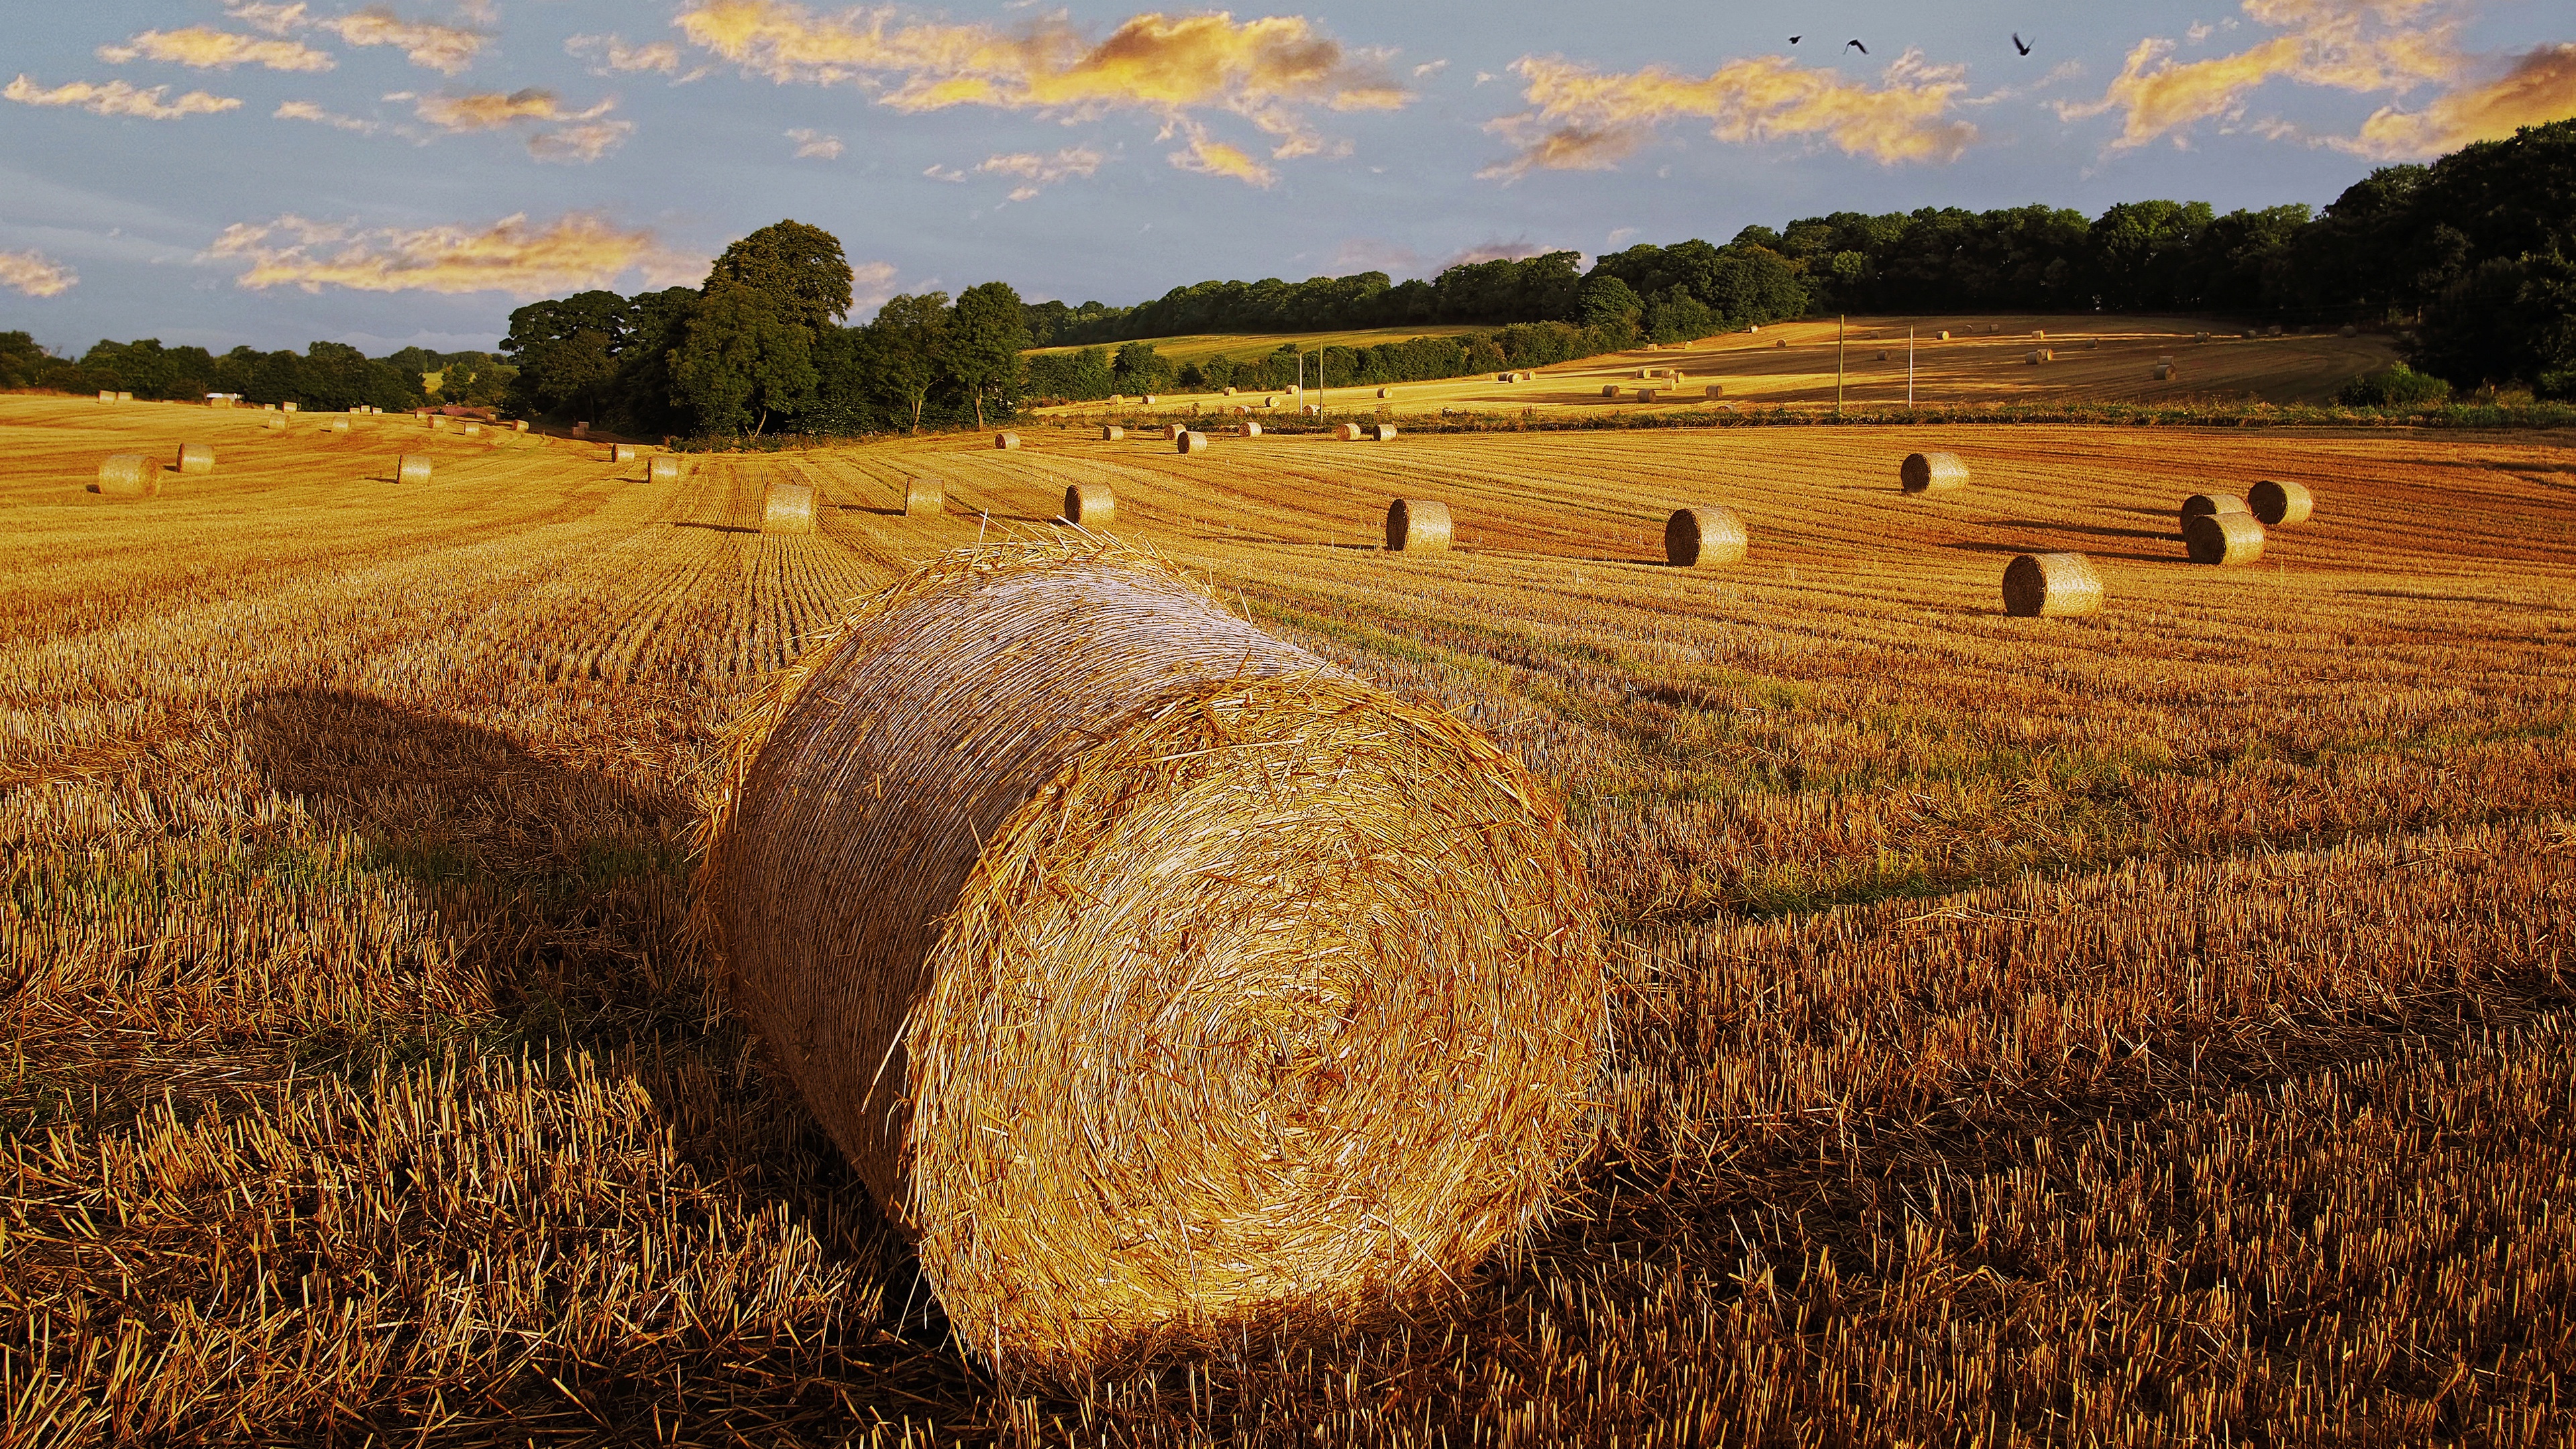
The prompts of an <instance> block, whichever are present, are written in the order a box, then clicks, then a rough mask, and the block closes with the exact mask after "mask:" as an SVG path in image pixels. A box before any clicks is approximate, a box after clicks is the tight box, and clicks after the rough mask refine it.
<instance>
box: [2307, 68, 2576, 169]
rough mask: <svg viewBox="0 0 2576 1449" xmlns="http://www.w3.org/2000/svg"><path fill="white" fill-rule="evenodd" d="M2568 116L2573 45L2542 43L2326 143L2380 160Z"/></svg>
mask: <svg viewBox="0 0 2576 1449" xmlns="http://www.w3.org/2000/svg"><path fill="white" fill-rule="evenodd" d="M2569 116H2576V45H2544V46H2541V47H2540V48H2539V49H2537V50H2532V51H2527V52H2525V53H2524V54H2523V55H2521V56H2520V57H2518V58H2516V59H2515V61H2514V63H2513V65H2512V66H2511V68H2510V69H2508V70H2507V71H2506V72H2505V73H2504V74H2503V75H2502V76H2500V77H2498V78H2497V79H2495V80H2493V81H2490V82H2488V83H2486V84H2484V85H2478V86H2470V87H2467V88H2465V89H2461V90H2454V91H2451V92H2448V93H2447V94H2444V95H2441V96H2438V97H2436V98H2434V101H2433V103H2432V104H2431V105H2429V106H2426V107H2425V108H2424V109H2423V110H2421V111H2414V112H2404V111H2398V110H2396V109H2394V108H2382V109H2381V110H2380V111H2378V112H2377V113H2376V114H2374V115H2373V116H2371V118H2370V119H2369V120H2367V121H2365V122H2363V123H2362V127H2361V134H2360V135H2359V136H2357V137H2355V138H2353V139H2352V140H2349V141H2340V140H2339V141H2334V142H2331V143H2330V144H2332V145H2335V146H2338V147H2341V148H2342V149H2344V150H2348V151H2356V152H2359V153H2360V154H2362V155H2364V156H2369V157H2372V158H2374V159H2377V160H2383V161H2394V160H2402V159H2405V158H2408V157H2419V156H2438V155H2440V154H2442V153H2443V152H2445V151H2456V150H2458V149H2460V148H2461V147H2462V146H2465V145H2468V144H2469V143H2470V142H2472V141H2491V140H2496V139H2499V138H2501V137H2505V136H2510V135H2512V134H2513V133H2514V130H2515V129H2516V128H2517V127H2521V126H2537V125H2540V124H2541V123H2543V122H2546V121H2556V120H2563V119H2565V118H2566V117H2569Z"/></svg>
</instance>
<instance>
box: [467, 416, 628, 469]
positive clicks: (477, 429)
mask: <svg viewBox="0 0 2576 1449" xmlns="http://www.w3.org/2000/svg"><path fill="white" fill-rule="evenodd" d="M465 436H467V437H469V438H479V437H481V436H483V425H482V424H481V423H467V424H466V425H465ZM618 461H619V462H621V463H622V462H625V461H626V460H625V459H623V458H620V459H618Z"/></svg>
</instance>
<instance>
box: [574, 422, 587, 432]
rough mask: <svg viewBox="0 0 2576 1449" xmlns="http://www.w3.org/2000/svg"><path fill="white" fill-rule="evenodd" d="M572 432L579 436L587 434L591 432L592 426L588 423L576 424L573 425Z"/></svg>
mask: <svg viewBox="0 0 2576 1449" xmlns="http://www.w3.org/2000/svg"><path fill="white" fill-rule="evenodd" d="M572 430H573V431H574V432H575V433H577V434H578V433H587V432H589V431H590V424H588V423H575V424H573V425H572Z"/></svg>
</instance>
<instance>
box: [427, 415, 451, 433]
mask: <svg viewBox="0 0 2576 1449" xmlns="http://www.w3.org/2000/svg"><path fill="white" fill-rule="evenodd" d="M429 430H430V431H431V432H433V433H443V432H446V431H447V417H446V415H445V414H443V413H431V414H430V415H429Z"/></svg>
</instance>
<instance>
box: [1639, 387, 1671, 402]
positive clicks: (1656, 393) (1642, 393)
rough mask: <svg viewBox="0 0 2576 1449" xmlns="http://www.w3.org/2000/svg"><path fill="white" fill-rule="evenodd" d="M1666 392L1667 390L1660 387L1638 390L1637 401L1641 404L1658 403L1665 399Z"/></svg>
mask: <svg viewBox="0 0 2576 1449" xmlns="http://www.w3.org/2000/svg"><path fill="white" fill-rule="evenodd" d="M1665 391H1666V389H1664V388H1660V387H1641V388H1639V389H1637V401H1639V402H1641V403H1651V402H1655V401H1658V400H1660V399H1661V398H1662V397H1663V395H1664V393H1665Z"/></svg>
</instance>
